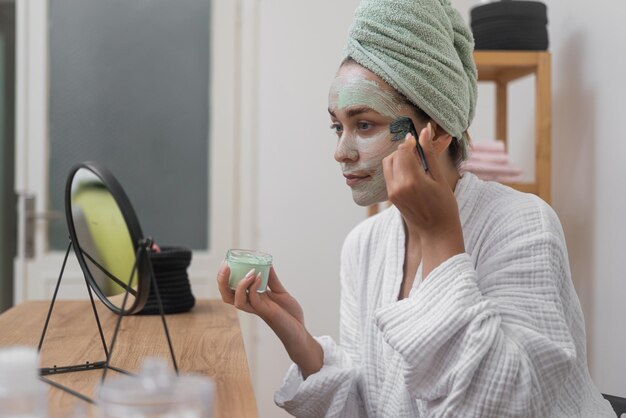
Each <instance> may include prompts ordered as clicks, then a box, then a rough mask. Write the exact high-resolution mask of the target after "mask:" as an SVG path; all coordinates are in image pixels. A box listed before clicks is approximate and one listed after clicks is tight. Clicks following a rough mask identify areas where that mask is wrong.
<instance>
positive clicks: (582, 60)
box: [250, 0, 626, 418]
mask: <svg viewBox="0 0 626 418" xmlns="http://www.w3.org/2000/svg"><path fill="white" fill-rule="evenodd" d="M357 3H358V1H357V0H349V1H342V2H337V1H332V0H318V1H314V2H294V1H292V0H267V1H262V2H259V3H258V7H259V20H258V25H259V26H258V33H259V38H258V47H259V55H258V73H257V75H258V81H259V90H258V127H259V129H258V149H259V153H258V168H257V170H258V177H257V185H256V186H257V187H258V193H257V195H258V206H257V208H258V214H257V218H256V219H257V221H256V222H257V223H258V225H257V244H258V247H259V248H260V249H262V250H265V251H268V252H271V253H272V254H273V255H274V257H275V265H276V268H277V271H278V273H279V276H280V277H281V279H282V281H283V282H284V284H285V285H286V286H287V287H288V289H290V291H291V292H292V293H293V294H294V295H295V296H296V297H297V298H298V299H299V300H300V301H301V302H302V305H303V307H304V310H305V314H306V318H307V325H308V327H309V329H310V331H311V332H312V333H313V334H316V335H319V334H329V335H332V336H337V330H338V300H339V299H338V291H339V284H338V263H339V250H340V247H341V243H342V240H343V238H344V236H345V235H346V233H347V232H348V231H349V230H350V228H351V227H352V226H353V225H355V224H356V223H357V222H358V221H359V220H360V219H362V218H363V217H364V211H363V209H361V208H359V207H357V206H356V205H354V204H353V202H352V199H351V196H350V192H349V189H348V188H347V187H346V186H345V183H344V182H343V179H342V177H341V174H340V171H339V168H338V164H337V163H336V162H335V161H334V160H333V158H332V154H333V149H334V144H335V140H334V137H333V135H332V134H331V133H330V130H329V129H328V125H329V119H328V116H327V114H326V107H327V97H326V95H327V91H328V86H329V83H330V81H331V79H332V77H333V73H334V71H335V70H336V67H337V65H338V63H339V60H340V58H341V54H340V53H341V50H342V48H343V46H344V42H345V37H346V33H347V29H348V26H349V24H350V20H351V16H352V13H353V10H354V8H355V7H356V5H357ZM546 3H547V4H548V8H549V18H550V27H549V30H550V38H551V43H550V50H551V51H552V53H553V74H554V76H553V99H554V100H553V103H554V109H553V116H554V120H553V206H554V207H555V209H556V211H557V213H558V214H559V216H560V218H561V221H562V223H563V226H564V229H565V234H566V238H567V240H568V245H569V253H570V263H571V267H572V274H573V280H574V283H575V285H576V288H577V290H578V292H579V295H580V298H581V302H582V305H583V309H584V313H585V317H586V319H587V330H588V346H589V348H590V353H589V359H590V363H591V370H592V375H593V377H594V379H595V381H596V383H597V384H598V386H599V388H600V389H601V390H602V391H605V392H609V393H613V394H618V395H621V396H626V359H625V357H624V355H623V353H626V333H625V332H624V326H623V322H624V321H626V274H625V268H624V265H623V262H622V259H623V258H624V255H625V254H624V253H625V252H626V242H625V241H626V219H625V218H624V216H623V214H625V213H626V186H624V185H623V183H622V182H623V179H625V178H626V176H625V173H624V171H625V170H626V169H625V168H624V167H625V165H624V163H623V159H624V156H625V155H626V138H625V137H624V135H623V134H622V133H621V132H620V125H619V124H620V122H622V121H623V120H624V117H626V114H625V113H626V112H625V109H626V107H625V106H624V105H623V101H624V97H626V87H625V86H626V82H625V81H624V79H623V74H626V71H625V70H624V68H626V41H625V40H626V27H625V26H624V25H623V20H624V19H623V17H624V16H626V3H624V2H622V1H619V0H613V1H610V0H601V1H597V2H593V3H592V2H584V3H582V2H581V3H575V2H572V1H569V0H548V1H547V2H546ZM453 4H455V5H456V6H457V7H458V8H459V9H460V10H461V11H462V13H464V14H465V15H467V14H468V10H469V7H470V6H472V5H473V4H474V2H473V1H469V0H453ZM533 91H534V88H533V80H532V79H526V80H522V81H520V82H517V83H515V85H513V86H512V88H511V91H510V99H509V100H510V110H511V119H510V120H509V126H510V133H509V135H510V140H511V150H512V153H513V160H514V162H515V163H516V164H518V165H520V166H521V167H523V168H525V169H526V170H528V171H529V172H532V164H531V162H532V158H531V156H532V153H533V150H532V146H528V145H529V144H532V142H533V141H534V139H533V128H532V123H533V121H532V115H533V114H534V109H533V99H534V98H533ZM492 96H493V89H491V88H490V87H487V86H481V87H480V92H479V97H480V98H479V106H478V112H477V119H476V122H475V124H474V126H473V129H472V132H473V136H474V137H475V138H481V137H492V136H493V127H492V123H493V120H492V119H491V115H492V113H493V100H492V99H493V98H492ZM254 116H255V115H252V117H254ZM257 325H258V326H257V327H256V330H257V336H256V338H255V340H254V343H253V345H251V346H250V348H252V347H253V346H254V345H256V347H257V350H256V351H255V352H254V353H252V355H251V359H253V360H254V364H251V367H252V369H253V372H254V378H255V390H256V394H257V400H258V405H259V411H260V416H261V417H263V418H270V417H271V418H273V417H280V416H285V415H284V413H283V412H281V411H280V410H278V409H277V408H276V407H275V406H274V405H273V400H272V396H273V392H274V390H275V389H276V388H277V387H278V386H279V385H280V382H281V380H282V378H283V375H284V373H285V371H286V369H287V367H288V365H289V359H288V358H287V356H286V354H285V352H284V350H283V348H282V346H281V345H280V343H279V342H278V341H277V339H276V338H275V337H274V336H273V334H271V332H269V331H268V330H267V327H266V326H265V325H264V324H257Z"/></svg>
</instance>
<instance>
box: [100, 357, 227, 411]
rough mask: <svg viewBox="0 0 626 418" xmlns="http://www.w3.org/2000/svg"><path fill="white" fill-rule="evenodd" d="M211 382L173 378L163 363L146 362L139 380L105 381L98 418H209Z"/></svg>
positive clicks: (209, 380)
mask: <svg viewBox="0 0 626 418" xmlns="http://www.w3.org/2000/svg"><path fill="white" fill-rule="evenodd" d="M214 391H215V388H214V385H213V381H212V380H211V379H210V378H208V377H205V376H199V375H189V374H187V375H181V376H176V375H175V374H174V373H173V372H172V371H170V369H169V368H168V366H167V362H166V361H164V360H159V359H153V358H148V359H146V360H145V361H144V362H143V366H142V369H141V372H140V373H139V376H137V377H135V376H124V377H120V378H117V379H116V378H111V379H110V380H109V379H107V380H106V381H105V383H104V385H103V386H102V387H101V389H100V394H99V399H98V406H99V410H100V417H101V418H128V417H133V418H212V417H213V397H214Z"/></svg>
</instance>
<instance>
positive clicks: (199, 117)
mask: <svg viewBox="0 0 626 418" xmlns="http://www.w3.org/2000/svg"><path fill="white" fill-rule="evenodd" d="M16 3H17V81H16V83H17V89H16V113H17V115H16V152H15V154H16V164H15V165H16V169H15V177H16V184H15V189H16V192H17V194H18V217H19V220H18V256H17V257H16V259H15V264H14V271H15V274H14V301H15V303H19V302H21V301H23V300H29V299H49V298H50V297H51V296H52V292H53V290H54V285H55V283H56V280H57V277H58V274H59V270H60V268H61V264H62V260H63V255H64V253H65V249H66V248H67V244H68V234H67V225H66V223H65V218H64V216H63V211H64V203H63V195H64V187H65V184H64V182H65V177H66V176H67V173H68V172H69V169H70V167H71V166H72V165H73V164H75V163H78V162H81V161H85V160H95V161H99V162H101V163H103V164H104V165H105V166H107V167H108V168H109V169H110V170H111V171H112V172H113V173H114V174H115V175H116V177H117V178H118V180H119V181H120V183H121V184H122V186H123V187H124V188H125V190H126V192H127V194H128V195H129V198H130V200H131V202H132V204H133V206H134V208H135V211H136V212H137V215H138V217H139V221H140V223H141V226H142V229H143V232H144V234H145V235H146V236H152V237H154V238H155V240H156V242H157V243H159V244H160V245H166V246H167V245H174V246H185V247H188V248H191V249H192V250H193V260H192V265H191V267H190V270H189V275H190V279H191V281H192V289H193V292H194V294H195V295H196V297H214V296H216V295H217V291H216V289H215V285H214V279H213V276H214V273H215V271H216V269H217V266H218V264H219V262H220V261H221V260H222V258H223V257H224V254H225V252H226V250H227V249H228V248H229V247H232V246H234V244H235V241H236V237H235V227H234V226H235V225H236V223H237V219H236V211H234V202H235V199H236V196H237V187H238V184H237V182H236V177H237V176H236V175H235V172H234V170H233V167H236V166H237V164H236V161H235V160H236V158H237V156H236V155H235V148H236V144H237V138H236V137H235V133H236V132H237V130H236V129H234V126H235V117H234V115H235V113H236V112H235V110H236V109H235V108H236V106H237V103H236V100H235V98H236V94H235V92H236V89H235V77H234V74H236V71H234V68H235V62H236V53H235V48H234V45H235V39H236V36H235V31H236V24H235V22H236V2H233V1H230V0H213V1H210V2H209V1H206V0H175V1H174V0H158V1H156V0H155V1H150V2H145V1H142V0H131V1H128V0H116V1H110V2H109V1H107V2H102V1H101V0H85V1H81V2H75V1H73V0H29V1H18V2H16ZM218 139H219V140H218ZM60 297H63V298H85V297H87V293H86V292H85V285H84V279H83V275H82V272H81V271H80V268H79V266H78V263H77V262H76V261H75V259H74V257H73V254H72V255H71V256H70V259H69V261H68V266H67V269H66V272H65V274H64V279H63V283H62V286H61V289H60Z"/></svg>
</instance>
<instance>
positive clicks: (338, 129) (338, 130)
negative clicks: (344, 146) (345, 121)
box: [330, 123, 343, 135]
mask: <svg viewBox="0 0 626 418" xmlns="http://www.w3.org/2000/svg"><path fill="white" fill-rule="evenodd" d="M330 129H332V130H333V131H335V133H336V134H337V135H341V132H343V128H342V127H341V125H340V124H338V123H333V124H332V125H330Z"/></svg>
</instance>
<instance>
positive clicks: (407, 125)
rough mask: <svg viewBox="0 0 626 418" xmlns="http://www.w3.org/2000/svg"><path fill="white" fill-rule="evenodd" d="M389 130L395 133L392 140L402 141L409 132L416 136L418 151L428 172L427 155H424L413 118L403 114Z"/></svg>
mask: <svg viewBox="0 0 626 418" xmlns="http://www.w3.org/2000/svg"><path fill="white" fill-rule="evenodd" d="M389 132H391V133H392V134H395V135H394V136H393V138H391V140H392V141H400V140H402V139H404V138H405V137H406V134H408V133H410V134H411V135H413V138H415V142H416V143H417V153H418V154H419V156H420V160H422V167H424V171H426V172H428V165H427V164H426V157H424V150H423V149H422V146H421V145H420V140H419V137H418V136H417V131H416V130H415V125H413V121H412V120H411V118H409V117H406V116H401V117H399V118H398V119H396V120H394V121H393V122H391V124H390V125H389Z"/></svg>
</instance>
